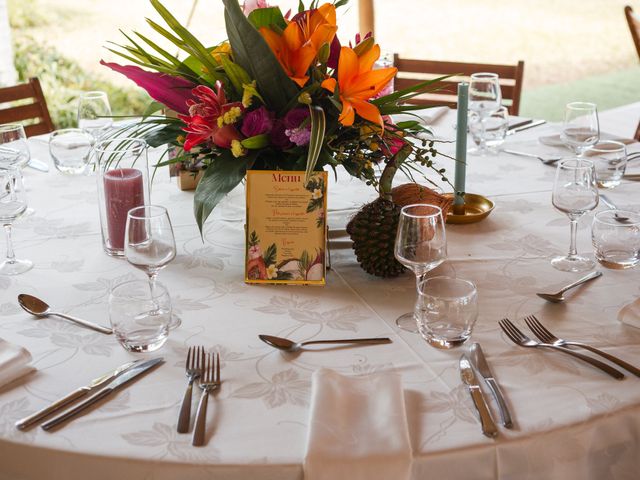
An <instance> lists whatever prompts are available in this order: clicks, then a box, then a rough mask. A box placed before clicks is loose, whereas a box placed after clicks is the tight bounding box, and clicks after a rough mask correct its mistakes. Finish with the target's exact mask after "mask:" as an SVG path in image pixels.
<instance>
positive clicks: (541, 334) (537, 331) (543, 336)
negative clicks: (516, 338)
mask: <svg viewBox="0 0 640 480" xmlns="http://www.w3.org/2000/svg"><path fill="white" fill-rule="evenodd" d="M524 321H525V323H526V324H527V326H528V327H529V328H530V329H531V331H532V332H533V333H534V335H535V336H536V337H538V338H539V339H540V341H542V342H546V343H551V344H553V345H558V346H560V347H565V346H567V347H569V346H575V347H580V348H584V349H585V350H589V351H590V352H593V353H595V354H596V355H600V356H601V357H602V358H606V359H607V360H609V361H610V362H613V363H615V364H616V365H618V366H620V367H622V368H624V369H625V370H626V371H628V372H630V373H633V374H634V375H635V376H637V377H640V368H637V367H634V366H633V365H631V364H630V363H627V362H625V361H624V360H622V359H621V358H618V357H616V356H614V355H611V354H610V353H607V352H603V351H602V350H600V349H597V348H595V347H592V346H591V345H587V344H586V343H581V342H573V341H570V340H564V339H563V338H558V337H556V336H555V335H554V334H553V333H551V332H550V331H549V330H547V328H546V327H545V326H544V325H543V324H542V323H540V321H539V320H538V319H537V318H536V316H535V315H529V316H528V317H525V318H524Z"/></svg>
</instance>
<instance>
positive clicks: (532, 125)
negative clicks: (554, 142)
mask: <svg viewBox="0 0 640 480" xmlns="http://www.w3.org/2000/svg"><path fill="white" fill-rule="evenodd" d="M545 123H547V121H546V120H536V121H535V122H533V121H532V122H531V123H527V124H526V125H523V126H521V127H515V128H511V129H509V130H507V135H513V134H514V133H518V132H522V131H524V130H529V129H530V128H535V127H539V126H540V125H544V124H545Z"/></svg>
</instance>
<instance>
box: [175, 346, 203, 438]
mask: <svg viewBox="0 0 640 480" xmlns="http://www.w3.org/2000/svg"><path fill="white" fill-rule="evenodd" d="M204 355H205V354H204V347H202V346H198V347H189V351H188V352H187V361H186V362H185V370H186V375H187V378H188V379H189V380H188V382H189V383H188V384H187V389H186V390H185V392H184V397H182V405H181V406H180V415H179V416H178V433H187V432H188V431H189V423H190V422H191V392H192V390H193V382H194V381H195V380H196V379H198V378H199V377H200V376H201V375H202V369H203V368H204Z"/></svg>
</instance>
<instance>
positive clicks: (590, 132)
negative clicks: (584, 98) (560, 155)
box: [560, 102, 600, 158]
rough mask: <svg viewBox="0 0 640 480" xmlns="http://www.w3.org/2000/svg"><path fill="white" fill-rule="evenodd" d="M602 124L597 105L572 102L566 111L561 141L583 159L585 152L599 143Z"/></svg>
mask: <svg viewBox="0 0 640 480" xmlns="http://www.w3.org/2000/svg"><path fill="white" fill-rule="evenodd" d="M599 138H600V124H599V122H598V108H597V107H596V104H595V103H588V102H571V103H568V104H567V106H566V107H565V110H564V124H563V125H562V133H561V134H560V139H561V140H562V141H563V142H564V143H565V145H567V147H569V148H570V149H571V150H573V151H574V153H575V154H576V155H577V156H578V158H581V157H582V156H583V155H584V152H585V151H586V150H587V149H589V148H590V147H593V146H594V145H595V144H596V143H598V139H599Z"/></svg>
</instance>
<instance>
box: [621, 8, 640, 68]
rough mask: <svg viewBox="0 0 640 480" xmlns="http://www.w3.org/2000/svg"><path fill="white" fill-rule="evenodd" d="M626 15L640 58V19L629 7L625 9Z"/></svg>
mask: <svg viewBox="0 0 640 480" xmlns="http://www.w3.org/2000/svg"><path fill="white" fill-rule="evenodd" d="M624 15H625V17H627V23H628V24H629V30H630V31H631V37H632V38H633V44H634V45H635V46H636V52H638V57H639V58H640V17H639V16H638V15H636V14H635V13H634V12H633V8H631V7H630V6H629V5H627V6H626V7H624Z"/></svg>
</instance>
